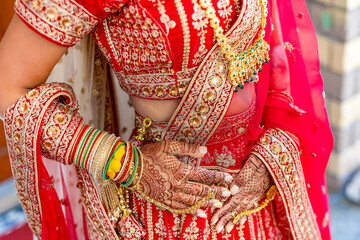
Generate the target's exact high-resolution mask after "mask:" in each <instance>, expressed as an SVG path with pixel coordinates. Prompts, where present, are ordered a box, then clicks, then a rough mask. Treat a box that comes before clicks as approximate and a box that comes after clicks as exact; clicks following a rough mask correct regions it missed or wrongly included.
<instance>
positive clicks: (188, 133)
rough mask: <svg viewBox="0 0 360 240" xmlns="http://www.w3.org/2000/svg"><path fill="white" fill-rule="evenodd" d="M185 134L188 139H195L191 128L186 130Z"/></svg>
mask: <svg viewBox="0 0 360 240" xmlns="http://www.w3.org/2000/svg"><path fill="white" fill-rule="evenodd" d="M183 133H184V135H185V136H187V137H193V136H194V131H193V130H192V129H190V128H187V129H184V131H183Z"/></svg>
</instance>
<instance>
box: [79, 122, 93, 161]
mask: <svg viewBox="0 0 360 240" xmlns="http://www.w3.org/2000/svg"><path fill="white" fill-rule="evenodd" d="M92 129H93V128H92V127H89V129H88V131H87V133H86V135H85V137H84V138H83V140H82V142H81V145H80V148H79V151H78V153H77V155H76V159H75V164H76V165H78V166H79V154H80V152H81V151H80V150H81V149H82V147H83V145H84V142H85V140H86V138H87V136H88V135H89V133H90V132H91V130H92Z"/></svg>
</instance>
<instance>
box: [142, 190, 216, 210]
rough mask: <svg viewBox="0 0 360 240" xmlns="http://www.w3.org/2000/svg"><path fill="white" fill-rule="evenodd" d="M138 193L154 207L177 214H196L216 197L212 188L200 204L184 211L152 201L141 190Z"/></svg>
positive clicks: (197, 203)
mask: <svg viewBox="0 0 360 240" xmlns="http://www.w3.org/2000/svg"><path fill="white" fill-rule="evenodd" d="M136 191H137V192H138V193H140V194H141V195H142V196H143V197H144V198H145V199H146V200H148V201H149V202H151V203H153V204H154V205H156V206H158V207H160V208H162V209H164V210H168V211H169V212H172V213H176V214H193V213H195V211H196V210H198V209H199V208H200V207H201V205H202V204H203V203H204V202H205V201H206V200H210V199H212V198H213V197H214V193H213V192H212V189H211V187H210V188H209V193H208V194H207V195H206V196H205V197H203V198H202V199H200V200H199V201H198V202H196V203H195V204H194V205H192V206H191V207H188V208H184V209H175V208H171V207H169V206H168V205H166V204H164V203H161V202H158V201H156V200H154V199H152V198H151V197H149V196H147V195H146V194H145V193H143V192H142V191H141V190H140V189H137V190H136Z"/></svg>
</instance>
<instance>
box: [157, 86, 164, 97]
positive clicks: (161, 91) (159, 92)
mask: <svg viewBox="0 0 360 240" xmlns="http://www.w3.org/2000/svg"><path fill="white" fill-rule="evenodd" d="M155 94H156V96H158V97H163V96H165V95H166V91H165V88H163V87H161V86H158V87H157V88H156V89H155Z"/></svg>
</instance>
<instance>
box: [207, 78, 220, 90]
mask: <svg viewBox="0 0 360 240" xmlns="http://www.w3.org/2000/svg"><path fill="white" fill-rule="evenodd" d="M221 83H222V79H221V78H220V77H219V76H214V77H212V78H211V79H210V81H209V84H210V86H212V87H214V88H217V87H220V85H221Z"/></svg>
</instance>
